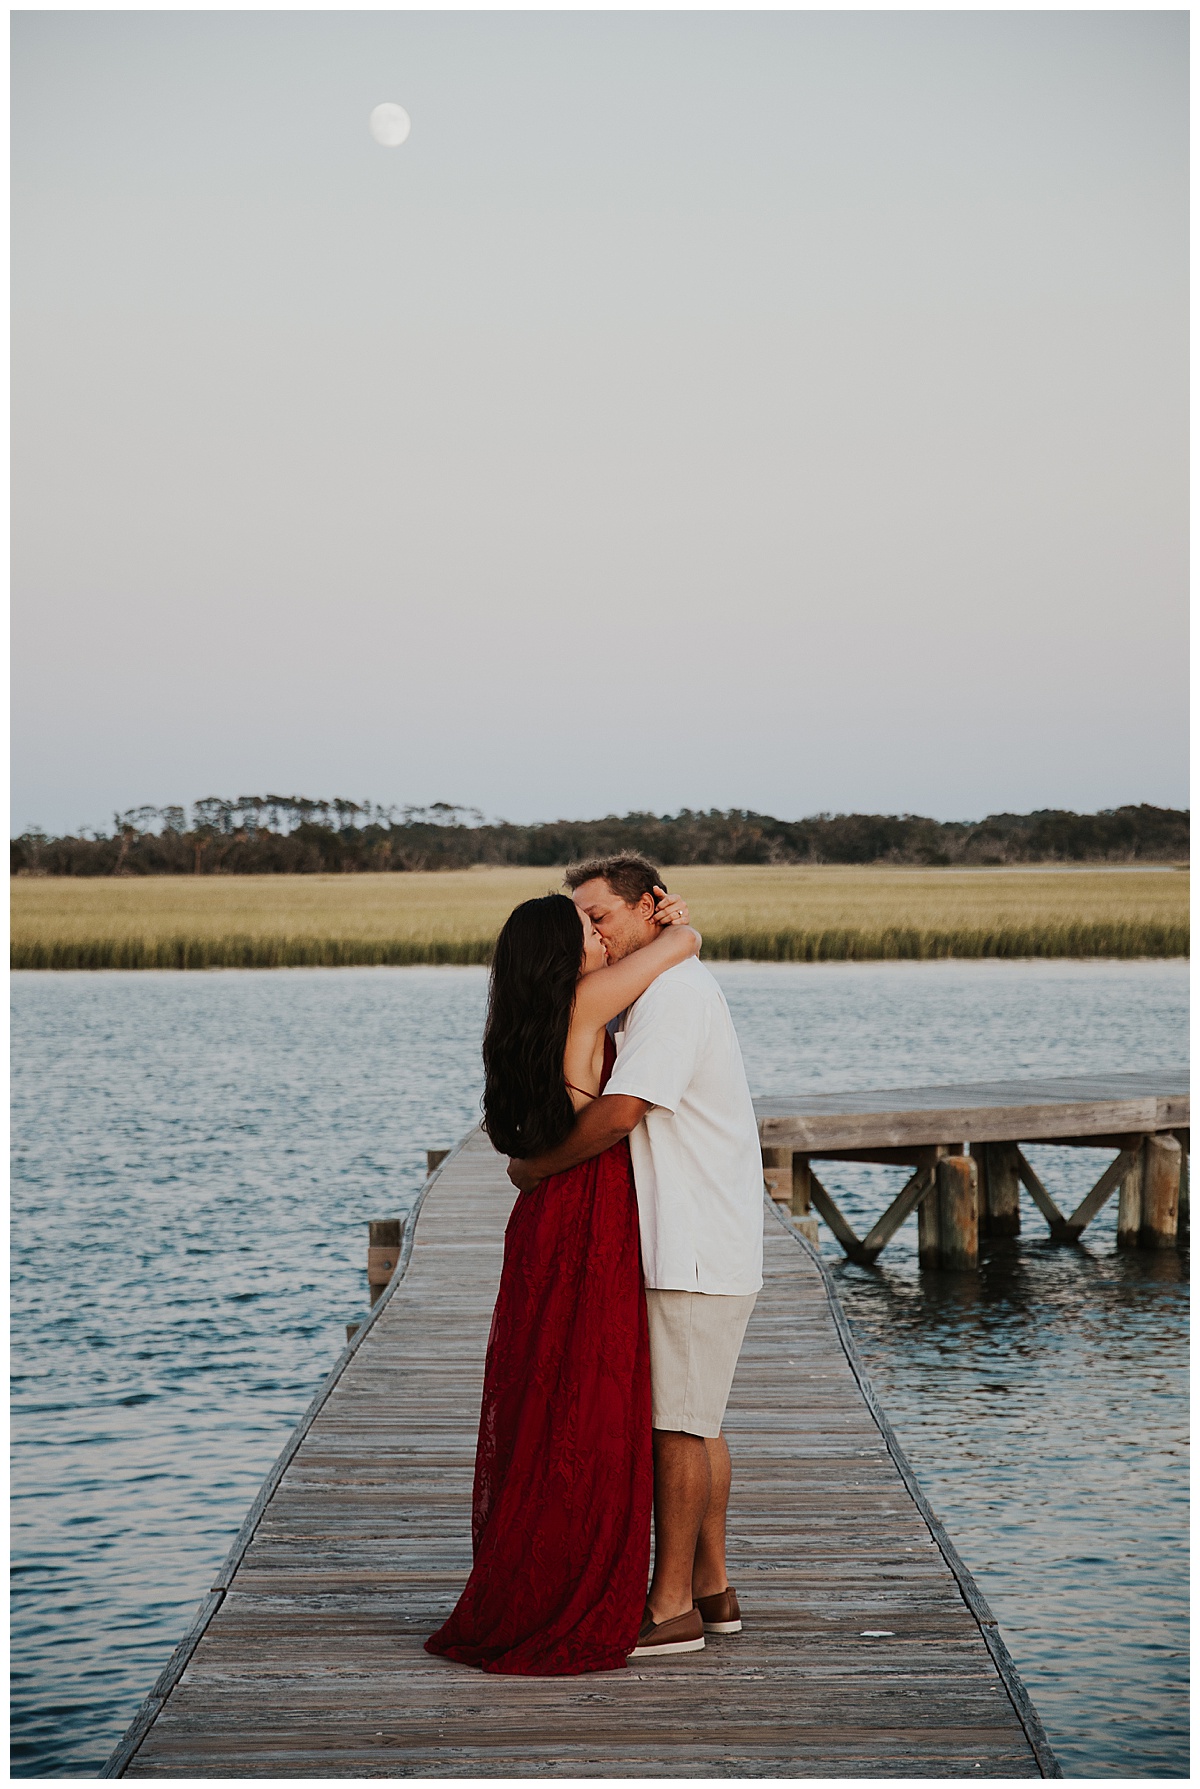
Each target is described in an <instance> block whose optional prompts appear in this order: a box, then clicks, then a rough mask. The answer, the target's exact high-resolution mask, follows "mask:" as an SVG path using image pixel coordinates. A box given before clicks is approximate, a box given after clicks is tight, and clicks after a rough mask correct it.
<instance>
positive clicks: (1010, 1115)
mask: <svg viewBox="0 0 1200 1789" xmlns="http://www.w3.org/2000/svg"><path fill="white" fill-rule="evenodd" d="M754 1110H755V1112H756V1114H757V1116H758V1130H759V1136H760V1138H761V1140H762V1143H763V1145H764V1147H766V1148H785V1149H794V1150H797V1151H799V1152H801V1153H809V1154H813V1155H820V1154H822V1153H826V1152H829V1151H835V1152H836V1151H840V1150H844V1149H905V1148H908V1149H912V1148H925V1147H932V1146H934V1145H937V1144H939V1143H952V1142H962V1141H964V1140H969V1141H970V1142H972V1143H1034V1142H1037V1141H1039V1140H1041V1141H1043V1142H1052V1141H1054V1140H1055V1139H1058V1138H1063V1139H1065V1138H1071V1139H1073V1140H1074V1139H1081V1138H1085V1137H1096V1138H1097V1139H1099V1138H1100V1137H1102V1136H1110V1135H1111V1136H1122V1135H1129V1134H1133V1133H1137V1132H1147V1131H1169V1130H1181V1129H1186V1127H1187V1126H1188V1125H1189V1123H1190V1099H1189V1092H1188V1077H1187V1073H1186V1072H1185V1071H1181V1070H1165V1069H1164V1070H1160V1071H1157V1072H1155V1073H1153V1074H1138V1075H1072V1076H1069V1077H1065V1078H1063V1079H1060V1080H1046V1081H1040V1080H1038V1081H1034V1080H1030V1081H978V1082H968V1083H966V1084H965V1085H963V1086H960V1087H885V1088H877V1089H874V1090H872V1091H869V1092H865V1093H816V1094H796V1095H794V1096H790V1097H785V1098H771V1099H757V1100H755V1102H754ZM1114 1147H1118V1145H1114Z"/></svg>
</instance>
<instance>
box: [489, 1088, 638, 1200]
mask: <svg viewBox="0 0 1200 1789" xmlns="http://www.w3.org/2000/svg"><path fill="white" fill-rule="evenodd" d="M650 1105H651V1102H650V1101H649V1100H647V1099H635V1098H634V1096H633V1095H632V1094H631V1093H602V1094H601V1095H600V1098H599V1099H594V1100H593V1101H592V1103H591V1105H590V1106H585V1107H584V1109H583V1111H582V1112H581V1113H580V1114H579V1117H578V1118H577V1119H576V1120H575V1128H574V1130H573V1131H572V1132H571V1134H570V1136H569V1137H567V1139H566V1140H565V1142H562V1143H560V1144H559V1146H558V1148H557V1149H549V1150H547V1151H546V1153H545V1155H535V1156H530V1157H528V1158H527V1159H524V1158H522V1157H520V1156H512V1157H510V1159H509V1164H508V1178H509V1179H510V1180H511V1181H512V1183H513V1185H514V1186H515V1187H517V1188H519V1190H520V1191H521V1192H523V1193H527V1192H529V1191H531V1189H532V1188H533V1187H535V1186H536V1185H537V1184H538V1182H539V1180H546V1179H547V1178H548V1177H549V1176H550V1175H551V1174H561V1173H562V1172H563V1170H564V1168H575V1167H578V1165H579V1163H580V1162H589V1161H591V1159H592V1157H593V1156H594V1155H602V1154H603V1153H604V1151H605V1150H606V1149H607V1148H609V1146H610V1145H611V1144H613V1143H619V1142H620V1141H621V1138H622V1137H627V1136H628V1135H629V1133H630V1131H631V1130H632V1129H633V1128H634V1126H635V1125H637V1124H640V1123H641V1121H642V1119H643V1118H644V1117H645V1116H646V1113H647V1112H648V1111H649V1110H650Z"/></svg>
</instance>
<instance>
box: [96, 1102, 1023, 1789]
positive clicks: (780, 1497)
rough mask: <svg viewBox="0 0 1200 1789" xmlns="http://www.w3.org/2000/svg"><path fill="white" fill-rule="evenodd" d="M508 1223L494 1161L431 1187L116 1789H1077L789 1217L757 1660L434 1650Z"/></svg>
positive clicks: (741, 1573)
mask: <svg viewBox="0 0 1200 1789" xmlns="http://www.w3.org/2000/svg"><path fill="white" fill-rule="evenodd" d="M511 1199H512V1194H511V1189H510V1188H509V1186H508V1182H507V1180H506V1179H505V1177H504V1173H503V1167H502V1164H501V1163H500V1161H499V1160H498V1158H497V1157H496V1156H495V1155H494V1154H493V1153H492V1151H491V1149H490V1147H489V1146H488V1144H487V1143H486V1141H485V1140H484V1139H483V1138H482V1137H481V1136H480V1135H479V1134H478V1133H474V1134H473V1135H472V1136H471V1137H469V1138H467V1139H466V1140H465V1141H464V1143H463V1144H462V1145H461V1146H460V1147H459V1149H458V1150H457V1151H456V1152H455V1153H454V1154H453V1155H452V1156H451V1158H450V1159H449V1161H447V1162H446V1163H445V1164H444V1166H443V1167H442V1168H441V1170H440V1171H439V1172H438V1173H437V1174H436V1175H435V1176H434V1178H433V1179H432V1181H431V1182H430V1183H429V1186H428V1188H427V1190H426V1194H425V1196H424V1200H423V1204H422V1207H421V1210H420V1214H419V1221H418V1222H417V1223H416V1224H415V1225H413V1226H410V1233H409V1236H408V1237H406V1242H405V1246H406V1249H408V1250H409V1251H410V1254H409V1257H408V1261H407V1266H406V1267H405V1268H404V1269H403V1278H402V1279H400V1280H398V1281H394V1282H393V1283H392V1285H391V1286H390V1287H389V1288H388V1291H387V1292H386V1293H385V1295H384V1297H383V1299H382V1300H381V1301H380V1303H379V1304H378V1305H377V1307H376V1309H375V1311H374V1312H373V1314H372V1317H371V1319H370V1320H369V1322H368V1323H367V1324H366V1325H365V1326H364V1328H363V1330H362V1331H361V1332H360V1333H359V1335H358V1336H356V1338H355V1340H354V1342H353V1343H352V1344H351V1346H350V1347H349V1348H348V1349H347V1350H346V1353H345V1354H344V1355H343V1357H342V1359H341V1361H340V1362H339V1365H338V1368H337V1369H336V1370H335V1373H334V1374H332V1375H331V1377H330V1380H329V1381H328V1382H327V1384H326V1387H325V1388H323V1392H322V1394H320V1395H319V1397H318V1399H317V1400H316V1401H315V1404H314V1408H313V1409H312V1410H311V1411H310V1413H309V1415H308V1417H306V1419H305V1422H304V1423H303V1424H302V1425H301V1430H300V1431H299V1432H298V1439H297V1438H293V1442H292V1443H291V1444H290V1452H289V1450H285V1453H284V1455H283V1456H281V1460H282V1466H277V1468H276V1469H275V1470H274V1471H273V1473H272V1475H271V1477H269V1478H268V1481H267V1485H266V1486H265V1487H264V1495H263V1496H262V1497H261V1498H260V1501H259V1504H258V1505H257V1506H256V1509H255V1510H254V1511H252V1512H251V1516H250V1517H249V1518H248V1519H247V1524H246V1525H245V1527H244V1529H243V1532H242V1534H241V1535H240V1536H239V1540H238V1542H237V1543H236V1544H235V1548H234V1551H233V1553H232V1554H231V1557H230V1560H229V1561H228V1562H227V1565H226V1568H225V1569H224V1570H223V1571H222V1572H221V1573H220V1574H218V1575H217V1576H216V1577H215V1578H214V1584H215V1585H216V1586H217V1589H216V1591H215V1592H214V1594H213V1595H212V1596H210V1597H209V1598H208V1599H207V1602H206V1604H205V1605H204V1606H203V1607H202V1609H201V1613H200V1616H199V1618H198V1620H197V1624H196V1626H195V1628H194V1630H193V1632H192V1633H191V1634H190V1635H189V1637H188V1639H187V1641H185V1643H184V1644H183V1646H182V1647H181V1648H180V1650H179V1652H178V1653H177V1654H176V1656H175V1658H174V1659H173V1660H172V1662H171V1664H170V1665H169V1666H168V1667H167V1670H166V1671H165V1672H164V1674H163V1677H162V1678H161V1679H160V1680H159V1682H158V1684H156V1686H155V1689H154V1691H153V1692H152V1693H151V1697H150V1698H149V1699H148V1701H147V1704H146V1705H145V1708H144V1709H143V1711H142V1714H141V1715H140V1716H139V1718H138V1720H137V1721H135V1723H134V1726H133V1727H132V1728H131V1729H130V1733H129V1734H128V1735H127V1736H126V1740H125V1741H124V1742H123V1743H122V1746H121V1747H119V1748H118V1750H117V1752H116V1753H115V1754H114V1756H113V1759H112V1760H110V1763H109V1766H108V1767H107V1769H106V1772H105V1774H106V1775H129V1776H140V1777H180V1776H184V1777H207V1776H215V1777H295V1776H322V1777H378V1776H430V1777H527V1776H533V1775H545V1776H560V1777H581V1776H582V1777H623V1776H635V1777H691V1776H715V1777H725V1776H779V1777H804V1776H821V1777H837V1776H901V1777H903V1776H943V1777H951V1776H971V1777H976V1776H992V1777H996V1776H999V1777H1020V1776H1037V1775H1039V1774H1044V1775H1057V1774H1058V1771H1057V1767H1056V1765H1055V1764H1054V1760H1053V1757H1052V1755H1051V1753H1050V1751H1049V1748H1048V1746H1047V1745H1046V1743H1045V1738H1044V1735H1043V1734H1042V1732H1041V1728H1040V1725H1039V1723H1038V1720H1037V1716H1036V1714H1034V1713H1033V1710H1032V1709H1031V1708H1030V1707H1029V1704H1028V1699H1027V1698H1026V1697H1025V1694H1024V1691H1023V1689H1022V1686H1021V1684H1020V1682H1019V1680H1018V1679H1017V1677H1016V1675H1015V1672H1014V1671H1013V1670H1012V1666H1011V1661H1010V1660H1009V1659H1008V1655H1007V1653H1006V1652H1005V1650H1004V1647H1003V1643H1002V1642H1001V1641H1000V1639H999V1635H998V1634H997V1632H996V1630H995V1626H994V1623H993V1621H992V1617H991V1616H990V1613H989V1612H988V1610H987V1607H986V1605H985V1604H984V1603H983V1601H982V1598H981V1597H980V1596H979V1592H978V1590H977V1589H976V1587H975V1586H974V1584H973V1583H972V1581H971V1579H970V1578H969V1576H968V1574H967V1573H966V1572H965V1569H964V1568H963V1567H962V1566H961V1563H960V1562H958V1560H957V1556H956V1555H955V1554H954V1551H953V1548H952V1547H951V1546H950V1544H949V1542H948V1541H947V1540H946V1539H945V1537H944V1535H942V1534H941V1531H940V1529H939V1528H938V1525H937V1523H936V1519H935V1518H933V1517H932V1515H931V1513H930V1512H928V1511H927V1509H926V1507H925V1506H924V1502H923V1499H922V1497H921V1494H920V1492H919V1490H918V1488H917V1487H916V1485H915V1483H914V1482H913V1481H912V1478H911V1473H910V1471H909V1469H908V1467H907V1463H906V1462H905V1461H904V1459H903V1456H902V1455H901V1454H900V1452H899V1449H898V1448H897V1447H896V1445H895V1442H894V1439H893V1438H892V1437H891V1435H890V1431H889V1430H888V1429H887V1425H886V1421H884V1420H883V1419H882V1418H881V1417H879V1416H878V1414H877V1413H876V1414H874V1415H873V1413H872V1412H873V1408H874V1406H873V1400H872V1398H871V1393H870V1388H869V1386H866V1384H865V1381H864V1382H863V1383H862V1384H860V1382H859V1379H858V1377H856V1373H857V1372H858V1369H857V1367H856V1365H855V1363H854V1361H853V1359H852V1351H853V1344H852V1343H850V1344H849V1348H850V1353H848V1352H847V1342H846V1340H844V1338H846V1337H848V1332H847V1331H846V1330H845V1324H844V1318H843V1317H842V1316H841V1312H840V1308H838V1307H837V1306H836V1303H835V1302H833V1303H831V1298H830V1294H829V1291H828V1289H827V1281H826V1277H825V1274H824V1270H823V1269H822V1268H821V1267H820V1266H819V1264H818V1262H817V1259H816V1257H815V1255H814V1254H813V1253H812V1251H810V1250H809V1249H808V1248H807V1245H806V1244H804V1243H803V1242H802V1241H800V1240H798V1238H797V1236H796V1234H795V1233H794V1232H793V1231H792V1230H791V1228H790V1227H789V1226H788V1224H787V1222H786V1220H785V1219H783V1218H781V1217H779V1216H777V1215H775V1214H774V1212H773V1211H771V1210H769V1209H768V1211H767V1213H766V1216H765V1223H766V1285H765V1287H764V1290H763V1294H762V1296H761V1298H760V1300H759V1303H758V1307H757V1309H756V1311H755V1313H754V1317H753V1320H752V1322H751V1325H750V1329H749V1332H748V1334H747V1339H746V1345H745V1349H744V1352H743V1355H742V1360H741V1364H740V1365H739V1368H738V1374H737V1379H736V1381H735V1384H734V1390H733V1397H732V1401H731V1405H730V1411H729V1418H728V1424H727V1433H728V1435H729V1439H730V1444H731V1447H732V1449H733V1452H734V1457H735V1462H736V1479H735V1490H734V1499H733V1505H732V1510H731V1543H732V1545H731V1561H732V1563H731V1572H732V1577H733V1582H734V1583H735V1584H736V1585H737V1587H738V1590H739V1593H740V1596H741V1599H742V1604H743V1608H744V1611H745V1621H746V1628H745V1632H744V1633H743V1634H741V1635H739V1636H737V1637H735V1638H729V1639H725V1640H720V1639H715V1640H712V1641H710V1643H709V1646H708V1648H707V1650H706V1651H705V1652H703V1653H701V1654H693V1655H691V1656H685V1657H682V1658H676V1659H675V1660H673V1661H668V1660H663V1661H662V1662H660V1663H658V1664H654V1665H644V1666H642V1667H641V1668H640V1669H635V1668H632V1667H631V1668H629V1669H627V1670H625V1671H618V1672H606V1673H603V1674H594V1675H591V1676H587V1677H579V1678H549V1679H547V1678H540V1679H535V1678H508V1677H493V1676H484V1675H483V1674H482V1673H479V1672H476V1671H473V1670H471V1669H469V1668H467V1667H463V1666H457V1665H453V1664H450V1663H449V1662H447V1661H445V1660H440V1659H433V1658H431V1657H430V1656H429V1655H428V1654H427V1653H425V1652H424V1651H423V1650H422V1646H421V1642H422V1640H423V1639H424V1637H425V1636H426V1635H427V1634H428V1633H429V1632H431V1630H432V1629H433V1628H434V1627H436V1626H437V1625H438V1623H439V1622H441V1621H442V1619H443V1618H444V1617H445V1615H446V1614H447V1612H448V1611H449V1609H450V1608H451V1606H452V1605H453V1602H454V1600H455V1597H456V1596H457V1593H458V1591H459V1588H460V1587H461V1585H462V1583H463V1580H464V1578H465V1577H466V1574H467V1571H468V1568H469V1565H470V1555H471V1549H470V1496H471V1478H472V1469H473V1460H474V1449H475V1426H476V1422H477V1418H478V1410H479V1393H480V1384H481V1379H482V1363H483V1355H484V1347H485V1344H486V1341H487V1332H488V1324H489V1320H490V1315H491V1308H492V1303H493V1299H494V1296H495V1289H496V1282H497V1279H498V1276H499V1271H500V1262H501V1250H502V1242H503V1233H504V1225H505V1222H506V1220H507V1216H508V1212H509V1209H510V1205H511ZM923 1512H924V1513H923ZM864 1629H886V1630H889V1631H888V1633H887V1635H886V1636H885V1637H882V1638H867V1637H865V1636H864V1633H863V1630H864Z"/></svg>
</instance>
